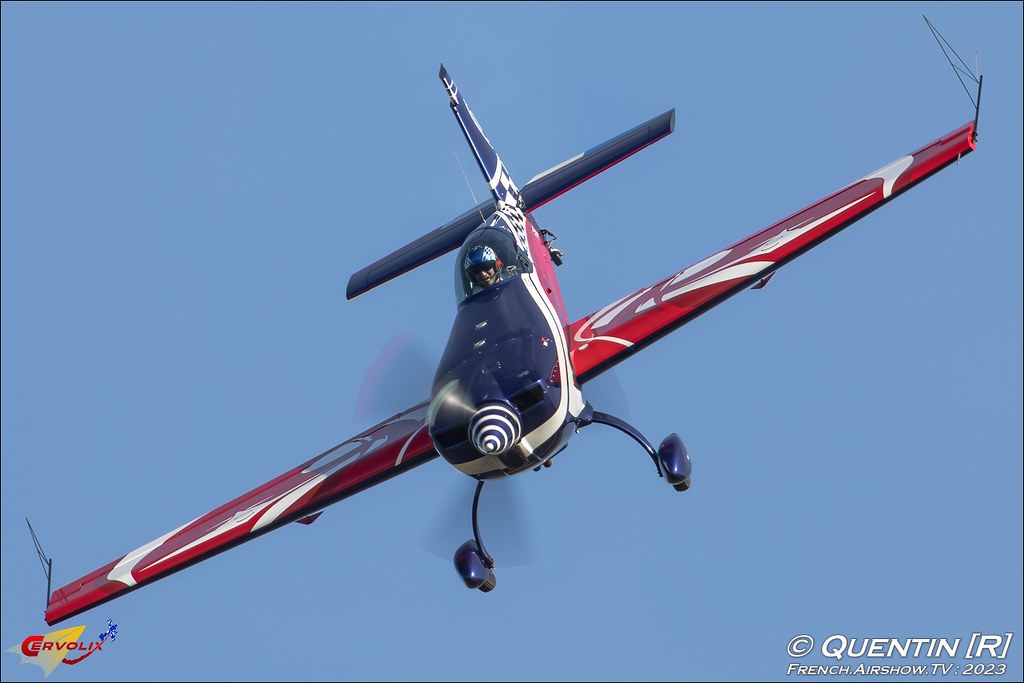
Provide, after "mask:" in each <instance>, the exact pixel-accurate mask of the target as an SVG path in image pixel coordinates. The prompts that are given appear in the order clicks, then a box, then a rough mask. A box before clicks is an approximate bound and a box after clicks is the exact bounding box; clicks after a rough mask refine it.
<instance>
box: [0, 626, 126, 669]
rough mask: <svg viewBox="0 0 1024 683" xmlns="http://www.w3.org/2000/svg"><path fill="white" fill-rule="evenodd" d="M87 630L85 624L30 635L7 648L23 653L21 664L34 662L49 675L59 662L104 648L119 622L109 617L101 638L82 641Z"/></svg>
mask: <svg viewBox="0 0 1024 683" xmlns="http://www.w3.org/2000/svg"><path fill="white" fill-rule="evenodd" d="M83 633H85V626H84V625H83V626H73V627H71V628H65V629H61V630H60V631H52V632H50V633H47V634H45V635H41V636H29V637H27V638H25V640H23V641H21V644H20V645H15V646H13V647H10V648H8V649H7V651H8V652H10V653H12V654H20V655H21V663H22V664H35V665H36V666H38V667H39V668H40V669H42V670H43V673H44V674H45V675H46V676H47V677H48V676H49V675H50V674H51V673H53V670H54V669H56V668H57V666H58V665H60V664H62V663H63V664H78V663H79V662H81V661H82V660H84V659H86V658H87V657H90V656H92V655H93V654H94V653H96V652H101V651H102V650H103V646H104V645H106V644H107V642H108V641H111V640H114V639H115V638H116V637H117V624H115V623H113V622H112V621H110V620H108V621H107V630H106V631H104V632H103V633H101V634H100V635H99V639H98V640H91V641H82V642H79V640H78V639H79V638H81V637H82V634H83Z"/></svg>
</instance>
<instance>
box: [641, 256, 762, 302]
mask: <svg viewBox="0 0 1024 683" xmlns="http://www.w3.org/2000/svg"><path fill="white" fill-rule="evenodd" d="M774 265H775V261H748V262H747V263H738V264H736V265H733V266H726V267H725V268H722V269H721V270H716V271H715V272H713V273H711V274H710V275H705V276H704V277H702V278H700V279H699V280H694V281H693V282H691V283H690V284H688V285H684V286H683V287H680V288H679V289H676V290H673V291H671V292H668V293H667V294H663V295H662V296H661V300H662V301H668V300H669V299H673V298H675V297H677V296H682V295H683V294H687V293H689V292H692V291H694V290H695V289H702V288H704V287H710V286H711V285H717V284H719V283H721V282H728V281H729V280H738V279H740V278H748V277H750V276H751V275H757V274H758V273H760V272H761V271H763V270H764V269H765V268H770V267H771V266H774Z"/></svg>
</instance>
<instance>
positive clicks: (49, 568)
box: [25, 517, 53, 605]
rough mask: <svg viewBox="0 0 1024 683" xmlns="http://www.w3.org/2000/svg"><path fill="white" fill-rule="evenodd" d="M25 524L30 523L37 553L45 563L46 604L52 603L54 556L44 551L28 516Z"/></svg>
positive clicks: (29, 530) (29, 529)
mask: <svg viewBox="0 0 1024 683" xmlns="http://www.w3.org/2000/svg"><path fill="white" fill-rule="evenodd" d="M25 524H28V532H29V533H30V534H32V542H33V543H35V545H36V555H38V556H39V561H40V562H41V563H42V565H43V573H44V574H46V603H45V604H46V605H49V604H50V586H51V584H52V583H53V581H52V579H53V558H52V557H47V556H46V553H45V552H43V546H42V545H40V544H39V537H38V536H36V531H35V529H33V528H32V522H30V521H28V517H26V518H25Z"/></svg>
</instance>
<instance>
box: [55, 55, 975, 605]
mask: <svg viewBox="0 0 1024 683" xmlns="http://www.w3.org/2000/svg"><path fill="white" fill-rule="evenodd" d="M440 78H441V81H442V84H443V86H444V89H445V91H446V93H447V95H448V99H449V101H450V105H451V109H452V112H454V114H455V118H456V120H457V121H458V124H459V126H460V127H461V129H462V132H463V134H464V135H465V137H466V140H467V141H468V142H469V145H470V147H471V148H472V151H473V154H474V155H475V157H476V160H477V162H478V163H479V166H480V169H481V170H482V171H483V175H484V177H485V179H486V180H487V183H488V185H489V187H490V190H491V194H492V195H493V196H492V198H491V200H488V201H485V202H483V203H481V204H480V205H479V206H476V207H473V208H472V209H470V210H469V211H467V212H465V213H464V214H462V215H461V216H459V217H457V218H455V219H454V220H452V221H450V222H449V223H446V224H445V225H442V226H441V227H439V228H437V229H435V230H433V231H431V232H429V233H427V234H426V235H424V236H423V237H421V238H419V239H418V240H416V241H414V242H412V243H411V244H409V245H407V246H405V247H403V248H401V249H399V250H397V251H395V252H394V253H392V254H390V255H389V256H386V257H385V258H383V259H381V260H379V261H377V262H376V263H374V264H372V265H370V266H368V267H366V268H364V269H363V270H361V271H359V272H358V273H356V274H355V275H353V276H352V278H351V280H350V281H349V285H348V297H349V298H350V299H351V298H353V297H355V296H358V295H360V294H363V293H365V292H367V291H368V290H370V289H372V288H374V287H376V286H378V285H380V284H382V283H384V282H386V281H388V280H391V279H393V278H396V277H398V276H399V275H401V274H403V273H405V272H408V271H409V270H411V269H413V268H416V267H417V266H420V265H423V264H424V263H427V262H428V261H431V260H432V259H435V258H438V257H440V256H442V255H444V254H447V253H449V252H451V251H453V250H455V249H458V253H457V254H456V257H455V262H454V270H455V290H456V295H457V298H458V307H457V312H456V315H455V322H454V324H453V326H452V331H451V335H450V338H449V340H448V344H447V347H446V348H445V350H444V354H443V355H442V357H441V360H440V363H439V365H438V368H437V373H436V375H435V378H434V382H433V387H432V390H431V394H430V396H429V397H428V398H427V400H425V401H423V402H422V403H419V404H418V405H414V406H412V407H411V408H409V409H408V410H405V411H404V412H401V413H399V414H397V415H395V416H393V417H391V418H390V419H388V420H385V421H384V422H382V423H381V424H378V425H375V426H373V427H371V428H369V429H367V430H366V431H365V432H363V433H361V434H359V435H357V436H355V437H353V438H351V439H349V440H347V441H345V442H344V443H342V444H340V445H338V446H335V447H334V448H331V449H329V450H327V451H325V452H324V453H322V454H320V455H318V456H316V457H314V458H313V459H311V460H308V461H307V462H304V463H302V464H301V465H299V466H298V467H295V468H294V469H291V470H289V471H287V472H285V473H284V474H282V475H280V476H279V477H277V478H276V479H273V480H272V481H269V482H267V483H266V484H263V485H262V486H260V487H258V488H256V489H254V490H252V491H249V492H248V493H245V494H243V495H241V496H239V497H238V498H235V499H234V500H232V501H230V502H228V503H226V504H224V505H222V506H221V507H219V508H217V509H216V510H213V511H212V512H209V513H207V514H204V515H202V516H201V517H198V518H197V519H194V520H192V521H190V522H187V523H186V524H183V525H182V526H180V527H178V528H177V529H174V530H173V531H170V532H169V533H167V534H164V535H163V536H160V537H159V538H157V539H155V540H153V541H152V542H150V543H147V544H146V545H144V546H142V547H140V548H136V549H135V550H132V551H131V552H129V553H127V554H126V555H124V556H122V557H119V558H118V559H116V560H114V561H113V562H110V563H109V564H107V565H105V566H103V567H100V568H99V569H97V570H95V571H93V572H91V573H89V574H86V575H85V576H83V577H82V578H80V579H76V580H75V581H72V582H71V583H69V584H67V585H66V586H63V587H61V588H59V589H57V590H55V591H53V592H52V595H50V598H49V604H48V605H47V609H46V614H45V618H46V621H47V623H49V624H55V623H57V622H60V621H63V620H65V619H68V618H69V617H72V616H74V615H77V614H79V613H81V612H83V611H85V610H87V609H90V608H92V607H95V606H97V605H100V604H102V603H105V602H107V601H108V600H111V599H113V598H115V597H118V596H120V595H122V594H124V593H126V592H128V591H132V590H134V589H137V588H139V587H141V586H144V585H146V584H148V583H151V582H153V581H156V580H157V579H160V578H163V577H165V576H167V575H169V574H172V573H174V572H176V571H179V570H181V569H184V568H186V567H188V566H190V565H192V564H194V563H196V562H200V561H202V560H204V559H206V558H208V557H211V556H213V555H216V554H217V553H220V552H223V551H224V550H227V549H229V548H232V547H234V546H236V545H238V544H240V543H244V542H246V541H249V540H251V539H253V538H255V537H257V536H260V535H262V534H264V533H266V532H268V531H272V530H274V529H277V528H280V527H282V526H284V525H286V524H289V523H291V522H300V523H303V524H310V523H312V522H313V521H314V520H316V518H317V517H319V516H320V514H321V513H322V511H323V510H324V508H326V507H327V506H328V505H331V504H333V503H336V502H338V501H340V500H342V499H343V498H347V497H348V496H351V495H353V494H355V493H358V492H359V491H362V490H363V489H366V488H369V487H371V486H374V485H376V484H379V483H381V482H383V481H386V480H388V479H390V478H391V477H394V476H396V475H398V474H401V473H402V472H405V471H406V470H409V469H412V468H413V467H417V466H419V465H422V464H424V463H426V462H428V461H430V460H433V459H434V458H436V457H438V456H441V457H442V458H444V459H445V460H446V461H447V462H448V463H449V464H450V465H452V466H453V467H455V468H456V469H458V470H459V471H460V472H462V473H464V474H466V475H468V476H470V477H474V478H475V479H477V480H478V483H477V489H476V496H475V498H474V501H473V509H472V512H471V514H472V523H473V535H474V538H473V539H472V540H469V541H467V542H466V543H464V544H463V545H462V546H460V547H459V548H458V549H457V550H456V552H455V558H454V561H455V566H456V569H457V571H458V573H459V575H460V576H461V578H462V580H463V581H464V582H465V584H466V585H467V586H468V587H469V588H475V589H480V590H482V591H485V592H486V591H489V590H491V589H493V588H494V587H495V585H496V579H495V574H494V565H495V563H494V560H493V558H492V557H491V556H490V555H489V554H488V553H487V552H486V550H485V548H484V545H483V542H482V541H481V538H480V530H479V528H478V524H477V505H478V503H479V499H480V494H481V490H482V488H483V486H484V483H485V482H486V481H488V480H492V479H500V478H504V477H510V476H513V475H517V474H520V473H523V472H527V471H531V470H537V469H540V468H542V467H544V466H547V465H550V464H551V459H552V458H553V457H555V456H556V455H558V454H559V453H561V452H562V450H563V449H565V448H566V446H567V445H568V443H569V441H570V440H571V437H572V435H573V434H574V433H576V432H578V431H579V430H580V429H582V428H584V427H588V426H590V425H592V424H595V423H597V424H604V425H608V426H611V427H614V428H616V429H619V430H621V431H623V432H625V433H627V434H629V435H630V436H631V437H632V438H633V439H635V440H636V441H637V442H638V443H639V444H640V445H641V447H642V448H643V449H644V450H645V451H646V452H647V454H648V455H649V456H650V457H651V459H652V460H653V462H654V464H655V467H656V469H657V472H658V474H659V475H660V476H661V477H663V478H664V479H665V480H666V481H667V482H668V484H670V485H671V486H673V487H674V488H675V489H676V490H678V491H686V490H687V489H688V488H689V487H690V477H691V463H690V458H689V455H688V453H687V451H686V448H685V447H684V446H683V442H682V440H681V439H680V438H679V436H677V435H675V434H672V435H670V436H668V437H667V438H666V439H665V440H664V441H662V442H661V444H660V446H659V447H657V448H655V447H654V446H653V445H652V444H651V442H650V441H648V440H647V439H646V438H645V437H644V436H643V435H642V434H641V433H640V432H639V431H638V430H636V429H634V428H633V427H632V426H630V425H629V424H627V423H626V422H624V421H623V420H621V419H619V418H617V417H615V416H612V415H609V414H606V413H602V412H599V411H598V410H595V409H594V407H592V406H591V404H590V403H589V402H588V401H587V398H586V396H585V394H584V391H583V387H584V386H585V385H586V383H587V382H588V381H590V380H591V379H593V378H595V377H597V376H598V375H599V374H601V373H602V372H604V371H605V370H608V369H609V368H611V367H613V366H614V365H617V364H618V363H620V362H622V361H623V360H625V359H626V358H628V357H630V356H631V355H633V354H634V353H637V352H638V351H640V350H641V349H643V348H645V347H647V346H648V345H650V344H652V343H653V342H655V341H656V340H658V339H660V338H662V337H664V336H665V335H667V334H668V333H670V332H672V331H673V330H675V329H678V328H679V327H681V326H682V325H684V324H686V323H688V322H689V321H691V320H693V319H694V318H696V317H697V316H699V315H700V314H702V313H704V312H705V311H707V310H709V309H711V308H712V307H714V306H716V305H718V304H720V303H722V302H723V301H725V300H726V299H728V298H729V297H731V296H732V295H734V294H737V293H739V292H741V291H743V290H745V289H747V288H760V287H763V286H764V285H765V284H766V283H767V281H768V279H769V278H770V277H771V276H772V274H773V273H774V272H775V271H776V270H777V269H778V268H780V267H781V266H783V265H784V264H786V263H787V262H789V261H790V260H792V259H794V258H796V257H797V256H799V255H800V254H802V253H804V252H805V251H807V250H809V249H811V248H812V247H814V246H816V245H817V244H820V243H821V242H822V241H824V240H826V239H828V238H829V237H831V236H833V235H835V234H836V233H838V232H839V231H840V230H842V229H844V228H846V227H847V226H849V225H851V224H852V223H854V222H855V221H857V220H859V219H860V218H863V217H864V216H866V215H867V214H869V213H870V212H872V211H874V210H875V209H877V208H879V207H880V206H882V205H883V204H885V203H886V202H889V201H891V200H892V199H894V198H895V197H897V196H899V195H900V194H902V193H904V192H906V191H907V190H909V189H910V188H912V187H914V186H915V185H916V184H917V183H919V182H921V181H922V180H924V179H926V178H928V177H929V176H930V175H932V174H933V173H935V172H937V171H939V170H941V169H943V168H945V167H946V166H948V165H950V164H952V163H954V162H956V161H958V160H959V159H960V158H961V157H962V156H963V155H965V154H968V153H970V152H971V151H973V150H974V148H975V145H976V128H977V116H975V119H974V121H973V122H969V123H966V124H964V125H962V126H960V127H958V128H955V129H953V130H952V131H950V132H949V133H947V134H946V135H943V136H942V137H940V138H938V139H936V140H934V141H932V142H929V143H928V144H926V145H924V146H922V147H921V148H919V149H917V150H915V151H913V152H911V153H910V154H907V155H905V156H901V157H899V158H898V159H896V160H895V161H893V162H892V163H890V164H887V165H885V166H882V167H881V168H879V169H878V170H877V171H874V172H872V173H869V174H867V175H865V176H864V177H862V178H860V179H858V180H856V181H854V182H852V183H850V184H849V185H847V186H846V187H844V188H842V189H841V190H839V191H838V192H835V193H833V194H831V195H829V196H827V197H825V198H824V199H822V200H820V201H818V202H815V203H814V204H812V205H810V206H808V207H807V208H805V209H802V210H800V211H798V212H796V213H794V214H793V215H791V216H789V217H787V218H784V219H783V220H781V221H779V222H777V223H775V224H773V225H770V226H768V227H767V228H764V229H763V230H761V231H759V232H756V233H754V234H753V235H751V236H750V237H747V238H746V239H744V240H741V241H739V242H737V243H736V244H733V245H731V246H729V247H726V248H724V249H722V250H721V251H718V252H716V253H715V254H712V255H711V256H708V257H707V258H704V259H702V260H700V261H698V262H696V263H695V264H693V265H691V266H688V267H686V268H684V269H682V270H680V271H679V272H676V273H673V274H672V275H669V276H668V277H666V278H664V279H663V280H660V281H659V282H656V283H654V284H652V285H650V286H647V287H643V288H642V289H639V290H637V291H635V292H633V293H631V294H628V295H627V296H624V297H622V298H621V299H619V300H617V301H614V302H612V303H609V304H608V305H607V306H605V307H603V308H601V309H600V310H598V311H595V312H594V313H592V314H590V315H587V316H585V317H583V318H580V319H579V320H575V321H572V320H570V319H569V318H568V316H567V314H566V308H565V305H564V304H563V301H562V294H561V292H560V290H559V288H558V282H557V281H556V278H555V268H556V266H559V265H561V262H562V254H561V252H560V251H559V250H557V249H556V248H554V246H553V244H552V241H553V239H554V236H553V235H552V234H551V233H550V232H548V231H547V230H544V229H543V228H540V227H539V226H538V224H537V221H536V220H534V217H533V215H532V212H533V211H534V210H536V209H537V208H538V207H540V206H543V205H544V204H545V203H547V202H549V201H551V200H552V199H554V198H555V197H557V196H559V195H561V194H562V193H564V192H566V191H568V190H570V189H572V188H573V187H575V186H577V185H579V184H580V183H583V182H585V181H586V180H588V179H590V178H592V177H593V176H595V175H597V174H598V173H601V172H602V171H604V170H606V169H608V168H609V167H611V166H613V165H615V164H617V163H619V162H620V161H622V160H623V159H626V158H627V157H629V156H631V155H633V154H635V153H636V152H638V151H640V150H641V149H643V148H644V147H647V146H648V145H651V144H654V143H655V142H657V141H659V140H661V139H663V138H664V137H666V136H667V135H669V134H670V133H671V132H672V130H673V126H674V121H675V110H671V111H668V112H665V113H664V114H661V115H660V116H656V117H654V118H653V119H651V120H649V121H647V122H645V123H642V124H640V125H639V126H637V127H635V128H633V129H631V130H629V131H626V132H625V133H622V134H621V135H619V136H617V137H614V138H612V139H611V140H608V141H607V142H605V143H603V144H601V145H599V146H597V147H594V148H593V149H590V150H589V151H587V152H584V153H582V154H579V155H577V156H574V157H572V158H571V159H568V160H566V161H565V162H563V163H561V164H559V165H558V166H555V167H554V168H552V169H550V170H548V171H546V172H544V173H541V174H540V175H538V176H537V177H535V178H534V179H532V180H531V181H530V182H529V183H527V184H526V185H525V186H523V187H522V188H521V189H520V188H519V187H518V186H517V185H516V183H515V182H514V181H513V180H512V177H511V175H510V174H509V172H508V170H507V169H506V168H505V166H504V165H503V164H502V162H501V159H500V158H499V157H498V155H497V153H496V152H495V150H494V148H493V147H492V145H491V143H490V141H489V140H488V139H487V137H486V136H485V135H484V132H483V130H482V128H481V127H480V124H479V123H478V121H477V119H476V117H475V116H473V113H472V112H471V111H470V109H469V105H468V104H467V103H466V99H465V97H464V96H463V94H462V92H461V91H460V90H459V88H458V87H457V86H456V84H455V82H454V80H452V78H451V77H450V76H449V75H448V73H447V71H446V70H445V68H444V67H443V66H442V67H441V71H440ZM978 96H979V99H980V82H979V95H978ZM481 218H482V219H483V221H482V222H481Z"/></svg>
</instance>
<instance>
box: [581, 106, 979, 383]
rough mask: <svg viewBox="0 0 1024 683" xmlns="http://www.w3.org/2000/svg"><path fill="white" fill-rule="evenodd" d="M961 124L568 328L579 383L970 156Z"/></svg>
mask: <svg viewBox="0 0 1024 683" xmlns="http://www.w3.org/2000/svg"><path fill="white" fill-rule="evenodd" d="M974 147H975V135H974V124H973V123H968V124H966V125H964V126H961V127H960V128H957V129H956V130H954V131H952V132H950V133H949V134H948V135H945V136H943V137H941V138H939V139H938V140H935V141H934V142H931V143H929V144H927V145H925V146H924V147H922V148H921V149H919V150H917V151H915V152H912V153H911V154H908V155H907V156H904V157H901V158H899V159H897V160H896V161H894V162H892V163H891V164H889V165H888V166H884V167H882V168H880V169H878V170H877V171H875V172H874V173H869V174H868V175H866V176H865V177H863V178H861V179H860V180H858V181H856V182H854V183H852V184H850V185H847V186H846V187H845V188H843V189H842V190H839V191H838V192H836V193H834V194H832V195H830V196H828V197H826V198H825V199H822V200H821V201H819V202H817V203H816V204H812V205H811V206H808V207H807V208H806V209H804V210H803V211H800V212H798V213H795V214H793V215H792V216H790V217H789V218H785V219H783V220H781V221H779V222H778V223H776V224H775V225H772V226H770V227H767V228H765V229H764V230H762V231H761V232H758V233H756V234H754V235H751V236H750V237H748V238H746V239H745V240H742V241H741V242H737V243H736V244H734V245H732V246H731V247H729V248H727V249H724V250H722V251H720V252H718V253H717V254H714V255H712V256H709V257H708V258H706V259H704V260H703V261H700V262H698V263H695V264H694V265H692V266H690V267H689V268H686V269H685V270H682V271H680V272H679V273H676V274H675V275H672V276H670V277H667V278H665V279H664V280H662V281H661V282H658V283H657V284H655V285H652V286H650V287H645V288H643V289H641V290H640V291H638V292H634V293H633V294H630V295H629V296H626V297H624V298H622V299H619V300H618V301H616V302H614V303H612V304H609V305H608V306H605V307H604V308H602V309H601V310H599V311H597V312H595V313H592V314H591V315H588V316H586V317H585V318H581V319H580V320H577V321H576V322H574V323H573V324H572V325H570V326H569V337H570V341H569V344H570V358H571V361H572V364H573V369H574V370H575V372H576V376H577V377H578V378H579V380H580V382H586V381H587V380H590V379H593V378H594V377H596V376H597V375H599V374H601V373H602V372H603V371H605V370H607V369H608V368H610V367H612V366H613V365H616V364H618V363H620V362H621V361H623V360H625V359H626V358H628V357H629V356H631V355H633V354H634V353H636V352H637V351H639V350H640V349H642V348H644V347H646V346H648V345H649V344H652V343H654V342H655V341H657V340H658V339H660V338H661V337H663V336H665V335H666V334H668V333H669V332H672V331H673V330H675V329H677V328H678V327H680V326H682V325H685V324H686V323H688V322H689V321H691V320H693V319H694V318H696V317H697V316H698V315H700V314H701V313H704V312H705V311H707V310H709V309H711V308H713V307H714V306H717V305H718V304H720V303H722V302H723V301H725V300H726V299H728V298H729V297H730V296H732V295H733V294H736V293H738V292H740V291H742V290H743V289H745V288H747V287H749V286H751V285H754V284H755V283H758V282H759V281H760V283H763V282H764V281H766V278H767V277H768V276H770V275H771V273H773V272H774V271H775V270H776V269H778V268H780V267H782V266H783V265H785V264H786V263H788V262H789V261H791V260H792V259H794V258H796V257H797V256H799V255H800V254H802V253H804V252H805V251H807V250H808V249H811V248H812V247H814V246H816V245H818V244H820V243H821V242H823V241H825V240H826V239H828V238H829V237H831V236H832V235H835V234H836V233H837V232H839V231H840V230H842V229H843V228H845V227H847V226H849V225H851V224H852V223H854V222H855V221H857V220H859V219H861V218H863V217H864V216H866V215H867V214H868V213H870V212H871V211H873V210H875V209H877V208H878V207H880V206H881V205H882V204H884V203H885V202H888V201H889V200H891V199H893V198H894V197H896V196H897V195H899V194H902V193H903V192H905V191H906V190H909V189H910V188H911V187H913V186H914V185H916V184H917V183H919V182H921V181H922V180H924V179H925V178H927V177H929V176H930V175H932V174H933V173H935V172H937V171H940V170H942V169H943V168H945V167H946V166H948V165H949V164H951V163H953V162H954V161H957V160H959V159H960V157H961V156H963V155H964V154H968V153H970V152H972V151H974Z"/></svg>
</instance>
